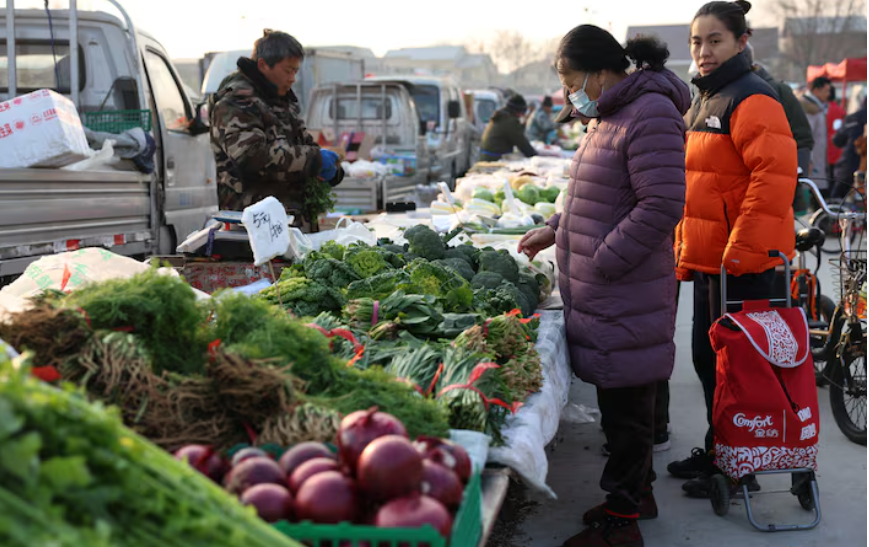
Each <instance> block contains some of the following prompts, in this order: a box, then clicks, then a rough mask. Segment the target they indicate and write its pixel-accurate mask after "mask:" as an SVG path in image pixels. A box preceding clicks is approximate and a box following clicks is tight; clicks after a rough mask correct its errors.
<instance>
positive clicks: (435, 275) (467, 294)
mask: <svg viewBox="0 0 869 547" xmlns="http://www.w3.org/2000/svg"><path fill="white" fill-rule="evenodd" d="M407 270H408V272H409V273H410V283H409V284H407V285H405V286H402V287H401V288H403V289H405V291H406V292H408V293H416V294H430V295H432V296H434V297H436V298H437V299H438V300H439V301H440V302H441V303H442V304H443V306H444V311H447V312H464V311H467V310H469V309H470V308H471V305H472V304H473V300H474V294H473V292H472V291H471V286H470V285H469V284H468V282H467V281H466V280H465V279H464V278H462V277H461V276H460V275H459V274H458V273H456V271H455V270H451V269H447V268H444V267H443V266H439V265H437V264H435V263H433V262H426V261H425V260H421V259H416V260H414V261H413V262H412V263H411V264H410V265H409V266H408V268H407Z"/></svg>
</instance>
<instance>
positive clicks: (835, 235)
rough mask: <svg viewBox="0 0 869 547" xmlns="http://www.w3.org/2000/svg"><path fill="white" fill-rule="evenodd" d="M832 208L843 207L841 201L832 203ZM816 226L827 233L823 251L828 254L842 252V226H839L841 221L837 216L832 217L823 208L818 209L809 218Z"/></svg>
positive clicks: (838, 209)
mask: <svg viewBox="0 0 869 547" xmlns="http://www.w3.org/2000/svg"><path fill="white" fill-rule="evenodd" d="M829 207H830V210H831V211H833V212H837V211H840V210H842V209H843V207H842V204H841V203H830V204H829ZM809 224H811V226H812V227H814V228H820V229H821V230H823V231H824V233H825V234H826V235H827V238H826V240H825V241H824V244H823V245H822V246H821V251H823V252H824V253H827V254H838V253H841V252H842V228H841V227H840V226H839V221H838V219H837V218H835V217H831V216H830V215H828V214H827V213H826V211H824V210H823V209H818V210H817V211H815V213H814V214H813V215H812V217H811V219H810V220H809Z"/></svg>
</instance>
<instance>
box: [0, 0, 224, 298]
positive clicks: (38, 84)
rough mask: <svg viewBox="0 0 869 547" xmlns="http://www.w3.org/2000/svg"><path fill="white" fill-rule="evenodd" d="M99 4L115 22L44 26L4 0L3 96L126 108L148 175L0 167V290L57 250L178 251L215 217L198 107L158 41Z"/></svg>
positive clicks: (211, 170)
mask: <svg viewBox="0 0 869 547" xmlns="http://www.w3.org/2000/svg"><path fill="white" fill-rule="evenodd" d="M107 2H108V3H110V4H112V5H113V6H115V8H117V10H118V11H119V12H120V14H121V17H122V19H123V20H121V19H118V18H117V17H115V16H112V15H109V14H107V13H103V12H99V11H86V10H74V11H69V10H51V12H50V19H49V14H48V13H47V12H46V11H45V10H15V9H14V2H13V0H7V9H6V10H5V11H3V12H0V44H3V49H0V67H3V68H0V86H2V87H0V101H2V100H6V99H9V98H11V97H15V96H19V95H23V94H25V93H29V92H32V91H35V90H37V89H43V88H48V89H53V90H55V91H57V92H59V93H62V94H64V95H66V96H68V97H69V98H70V99H71V100H72V101H73V102H74V103H75V104H76V106H77V108H78V111H79V113H80V114H81V115H82V116H85V115H86V114H87V113H90V112H96V111H100V112H104V111H113V112H114V114H117V115H119V116H120V114H119V111H125V112H126V113H128V114H129V113H130V112H132V114H133V115H135V117H136V118H135V119H136V120H137V121H138V122H139V124H140V125H151V126H152V129H151V133H152V136H153V137H154V139H155V140H156V142H157V146H158V149H157V156H156V158H155V163H156V170H155V172H154V174H152V175H144V174H142V173H139V172H134V171H66V170H59V169H0V195H2V196H3V197H2V199H0V284H2V283H3V282H4V281H9V280H10V279H11V277H12V276H16V275H18V274H20V273H22V272H23V271H24V269H25V268H26V267H27V265H28V264H29V263H30V262H32V261H34V260H36V259H37V258H39V257H40V256H43V255H49V254H53V253H55V252H58V251H60V250H72V249H76V248H79V247H87V246H103V247H107V248H110V249H111V250H112V251H113V252H116V253H119V254H123V255H128V256H130V255H139V256H141V255H148V254H158V253H160V254H166V253H171V252H174V250H175V246H176V243H177V242H178V241H181V240H183V239H184V238H185V237H186V236H187V235H188V234H190V233H191V232H194V231H196V230H199V229H201V228H202V227H203V225H204V224H205V222H206V220H207V219H208V218H209V217H210V216H211V215H212V214H213V213H215V212H216V211H217V191H216V169H215V164H214V157H213V154H212V152H211V149H210V146H209V136H208V134H207V131H208V128H207V125H206V122H205V121H203V120H202V116H201V115H200V114H201V112H200V108H199V106H198V105H194V104H193V103H192V102H191V100H190V98H189V97H188V95H187V93H186V92H185V91H184V88H183V86H182V84H181V79H180V78H179V76H178V72H177V71H176V70H175V68H174V67H173V65H172V63H171V62H170V61H169V55H168V54H167V53H166V50H165V49H164V48H163V46H161V45H160V43H159V42H158V41H157V40H156V39H155V38H154V37H153V36H152V35H150V34H148V33H146V32H143V31H140V30H138V29H137V28H136V27H135V25H134V24H133V21H132V20H131V19H130V17H129V15H127V13H126V11H124V9H123V7H122V6H121V5H120V4H119V3H118V2H117V1H116V0H107ZM10 14H12V15H13V16H12V17H11V18H10V17H9V15H10ZM7 19H8V20H7ZM49 21H51V22H49ZM10 31H11V32H10ZM71 43H73V44H76V50H77V54H76V55H75V56H72V55H70V49H71V48H70V44H71ZM4 57H5V58H4ZM55 58H56V59H57V62H56V63H55V61H54V59H55ZM57 80H60V81H57ZM146 120H150V123H145V121H146Z"/></svg>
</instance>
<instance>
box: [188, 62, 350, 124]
mask: <svg viewBox="0 0 869 547" xmlns="http://www.w3.org/2000/svg"><path fill="white" fill-rule="evenodd" d="M250 54H251V51H250V50H249V49H240V50H235V51H224V52H222V53H218V54H216V55H214V56H213V57H211V60H210V62H209V65H208V70H207V71H206V73H205V77H204V79H203V80H202V96H204V97H206V98H207V97H209V96H210V95H212V94H214V93H216V92H217V89H218V88H219V87H220V82H222V81H223V79H224V78H226V77H227V76H229V75H230V74H232V73H233V72H235V71H236V70H238V69H237V67H236V62H237V61H238V58H239V57H250ZM364 68H365V66H364V61H363V60H362V59H359V58H356V57H353V56H352V55H350V54H349V53H344V52H338V51H330V50H318V49H316V48H310V49H306V50H305V61H304V62H303V63H302V70H301V71H300V72H299V74H298V76H297V77H296V83H295V84H293V91H294V92H295V93H296V96H297V97H298V98H299V105H300V106H301V111H302V112H306V111H307V109H308V100H309V99H310V97H311V92H312V91H313V90H314V88H316V87H317V86H320V85H325V84H332V83H338V82H353V81H356V80H361V79H362V78H363V76H364V75H365V71H364Z"/></svg>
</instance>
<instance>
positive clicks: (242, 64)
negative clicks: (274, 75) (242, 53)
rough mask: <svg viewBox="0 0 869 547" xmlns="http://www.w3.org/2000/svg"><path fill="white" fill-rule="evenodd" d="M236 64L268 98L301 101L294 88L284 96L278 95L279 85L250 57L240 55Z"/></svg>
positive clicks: (259, 91) (293, 101) (258, 90)
mask: <svg viewBox="0 0 869 547" xmlns="http://www.w3.org/2000/svg"><path fill="white" fill-rule="evenodd" d="M236 66H238V70H239V72H241V73H242V74H243V75H244V77H245V78H247V79H248V81H250V83H251V84H252V85H253V87H254V88H255V89H256V90H257V92H258V93H260V94H262V95H263V96H264V97H266V98H267V99H271V100H275V99H277V100H281V99H283V100H285V101H290V102H292V103H297V102H299V99H298V98H297V97H296V94H295V93H293V90H292V89H291V90H290V91H288V92H287V94H286V95H284V96H283V97H281V96H280V95H278V86H276V85H275V84H273V83H271V82H270V81H268V79H267V78H266V77H265V76H264V75H263V73H262V72H260V71H259V68H258V67H257V66H256V61H254V60H252V59H248V58H247V57H239V58H238V61H237V62H236Z"/></svg>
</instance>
